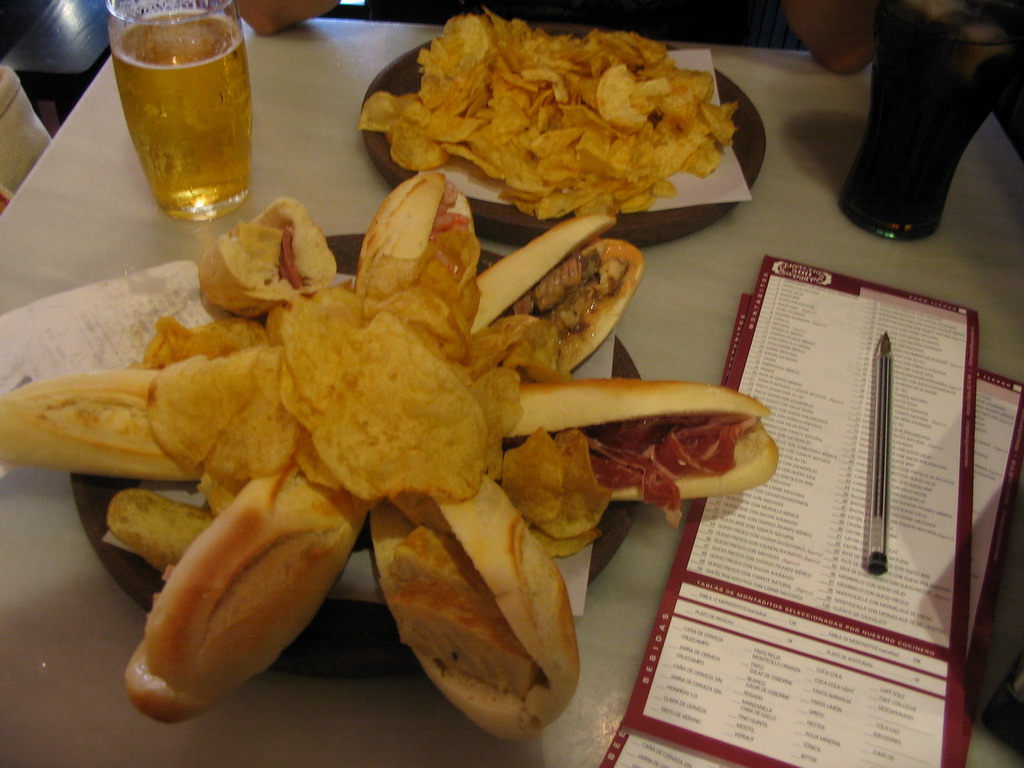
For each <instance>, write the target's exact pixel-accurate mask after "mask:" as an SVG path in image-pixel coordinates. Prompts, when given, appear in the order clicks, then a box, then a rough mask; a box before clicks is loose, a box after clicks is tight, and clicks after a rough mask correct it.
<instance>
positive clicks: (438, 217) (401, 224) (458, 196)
mask: <svg viewBox="0 0 1024 768" xmlns="http://www.w3.org/2000/svg"><path fill="white" fill-rule="evenodd" d="M460 231H464V232H468V233H470V234H472V232H473V215H472V212H471V211H470V207H469V201H468V200H467V199H466V196H465V195H464V194H462V193H461V192H460V191H459V190H458V189H457V188H456V187H455V185H453V184H452V183H451V182H449V181H448V180H447V179H446V178H445V177H444V175H443V174H440V173H421V174H417V175H416V176H413V177H411V178H409V179H407V180H406V181H404V182H402V183H401V184H399V185H398V186H397V187H395V188H394V189H393V190H391V192H390V193H389V194H388V196H387V197H386V198H384V202H383V203H381V205H380V207H379V208H378V209H377V213H376V214H375V215H374V217H373V220H372V221H371V222H370V226H369V227H367V229H366V235H365V236H364V237H363V243H362V246H361V248H360V250H359V264H358V267H357V270H356V293H357V294H358V295H359V296H360V297H363V298H367V297H369V298H370V299H382V298H386V297H389V296H393V295H395V294H397V293H398V292H400V291H402V290H403V289H405V288H409V287H411V286H414V285H416V284H417V282H418V280H419V279H420V275H421V274H422V272H423V269H424V265H425V263H426V262H428V261H429V260H430V259H431V258H437V259H439V260H441V261H442V262H445V260H446V253H445V252H444V251H443V250H438V249H436V248H431V247H430V246H431V244H432V243H436V242H437V241H438V239H439V237H440V236H441V235H442V234H444V233H446V232H460ZM473 240H475V237H474V238H473ZM477 255H478V256H479V254H477ZM445 266H446V267H447V268H448V269H449V270H450V271H452V272H453V273H456V272H458V271H461V270H462V269H463V268H464V267H465V266H467V265H462V264H456V263H445ZM472 266H473V267H474V268H475V267H476V263H475V262H474V263H473V265H472ZM457 276H458V275H457Z"/></svg>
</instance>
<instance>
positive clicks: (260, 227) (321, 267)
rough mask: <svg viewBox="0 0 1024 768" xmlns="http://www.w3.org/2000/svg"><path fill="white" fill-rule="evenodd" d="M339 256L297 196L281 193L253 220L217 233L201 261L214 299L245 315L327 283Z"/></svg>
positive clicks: (204, 281)
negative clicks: (287, 195) (334, 252)
mask: <svg viewBox="0 0 1024 768" xmlns="http://www.w3.org/2000/svg"><path fill="white" fill-rule="evenodd" d="M337 271H338V268H337V262H336V261H335V259H334V254H332V253H331V249H330V248H329V247H328V245H327V238H325V237H324V233H323V232H322V231H321V229H320V228H319V227H318V226H317V225H316V224H315V223H314V222H313V219H312V218H311V217H310V215H309V212H308V211H307V210H306V208H305V207H304V206H303V205H302V203H300V202H299V201H297V200H293V199H291V198H288V197H282V198H279V199H277V200H275V201H274V202H273V203H271V204H270V205H269V206H268V207H267V209H266V210H265V211H263V213H261V214H260V215H259V216H257V217H256V218H255V219H253V220H252V221H251V222H242V223H239V224H237V225H235V226H234V227H233V228H232V229H231V231H230V232H228V233H227V234H225V235H221V236H220V237H219V238H217V239H216V240H215V241H214V242H213V243H212V244H211V245H210V247H209V248H207V249H206V251H205V252H204V253H203V257H202V261H200V263H199V285H200V287H201V288H202V289H203V292H204V294H205V295H206V297H207V299H208V300H209V301H210V302H212V303H213V304H215V305H217V306H218V307H221V308H222V309H226V310H228V311H229V312H233V313H235V314H236V315H242V316H244V317H257V316H259V315H262V314H264V313H266V312H267V311H269V310H270V309H271V308H272V307H274V306H275V305H277V304H280V303H282V302H285V301H290V300H291V299H294V298H295V297H296V296H298V295H300V294H305V293H314V292H316V291H318V290H320V289H322V288H326V287H327V286H329V285H330V284H331V283H332V282H333V280H334V277H335V275H336V274H337Z"/></svg>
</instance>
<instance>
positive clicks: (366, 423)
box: [281, 312, 487, 500]
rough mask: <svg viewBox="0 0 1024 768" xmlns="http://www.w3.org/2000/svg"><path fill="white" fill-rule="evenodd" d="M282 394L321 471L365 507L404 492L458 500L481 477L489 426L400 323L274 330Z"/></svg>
mask: <svg viewBox="0 0 1024 768" xmlns="http://www.w3.org/2000/svg"><path fill="white" fill-rule="evenodd" d="M282 338H283V341H284V351H285V360H286V365H285V374H284V377H283V378H284V381H285V382H286V383H285V384H284V385H283V386H282V389H281V391H282V396H283V397H284V400H285V404H286V406H287V407H288V408H289V410H290V411H291V412H292V413H293V414H294V415H295V416H296V418H297V419H298V420H299V421H300V422H301V423H302V425H303V426H304V427H305V428H306V429H307V430H308V431H309V433H310V434H311V436H312V442H313V446H314V447H315V449H316V452H317V454H319V456H320V458H321V459H322V461H323V463H324V465H325V466H326V467H328V468H329V469H330V472H331V474H332V475H333V476H334V477H336V478H337V479H338V481H339V482H340V483H341V485H342V486H343V487H345V488H346V489H348V490H349V491H351V492H352V493H353V494H355V495H356V496H359V497H360V498H363V499H368V500H370V499H377V498H380V497H386V496H392V495H395V494H398V493H401V492H403V491H410V492H422V493H431V494H437V495H440V496H444V497H448V498H452V499H466V498H469V497H470V496H472V495H473V494H474V493H475V492H476V488H477V486H478V485H479V484H480V481H481V478H482V477H483V472H484V451H485V443H486V436H487V435H486V432H487V427H486V424H485V421H484V416H483V413H482V412H481V409H480V406H479V404H478V403H477V402H476V399H475V398H474V397H473V395H472V393H471V392H470V390H469V387H468V386H467V383H466V381H465V380H464V379H463V378H462V377H461V376H460V375H459V373H458V371H457V370H456V368H455V367H454V366H452V365H450V364H449V363H447V362H446V361H444V360H442V359H441V358H439V357H438V356H437V355H436V354H435V353H434V352H433V351H432V350H430V349H429V348H428V347H427V346H426V345H424V344H423V342H422V341H421V339H420V337H419V336H418V335H417V334H416V333H415V332H414V331H412V330H411V329H409V328H408V327H407V326H406V325H405V324H404V323H402V321H401V320H399V319H398V318H396V317H394V316H393V315H391V314H388V313H383V312H382V313H379V314H377V315H376V316H375V317H374V318H373V319H372V320H371V321H370V322H369V324H367V325H366V326H365V327H362V328H353V327H349V328H346V329H344V331H343V332H338V331H337V330H335V331H334V332H331V331H327V330H325V329H324V328H323V327H322V326H317V325H310V324H305V325H303V326H301V327H298V326H296V325H295V324H293V323H288V322H286V323H284V324H283V325H282Z"/></svg>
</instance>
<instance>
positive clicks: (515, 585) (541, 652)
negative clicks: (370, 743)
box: [370, 479, 579, 739]
mask: <svg viewBox="0 0 1024 768" xmlns="http://www.w3.org/2000/svg"><path fill="white" fill-rule="evenodd" d="M439 509H440V514H441V517H442V519H443V521H444V526H443V527H444V528H445V530H442V531H436V530H432V531H426V532H424V530H423V528H422V527H417V526H415V525H414V524H413V523H411V522H410V521H409V520H408V519H406V518H405V517H404V516H403V514H402V513H401V512H399V511H398V510H397V509H396V508H394V507H389V506H382V507H378V508H376V509H374V510H373V512H372V513H371V517H370V520H371V531H372V534H373V540H374V553H375V557H376V562H377V568H378V571H379V573H380V578H381V586H382V589H383V590H384V594H385V596H386V598H387V601H388V605H389V607H390V608H391V610H392V612H393V613H394V615H395V618H396V621H397V623H398V625H399V629H400V632H401V636H402V640H403V642H406V643H407V644H409V645H410V647H411V648H412V650H413V652H414V653H415V654H416V656H417V658H418V659H419V661H420V664H421V665H422V666H423V669H424V671H425V672H426V673H427V675H428V676H429V677H430V679H431V680H432V681H433V682H434V684H435V685H436V686H437V687H438V688H439V689H440V691H441V692H442V693H443V694H444V695H445V696H446V697H447V698H448V699H449V700H450V701H451V702H452V703H453V704H454V705H455V706H456V707H458V708H459V709H460V710H462V712H463V713H464V714H465V715H466V716H467V717H469V718H470V719H471V720H472V721H473V722H475V723H477V724H478V725H479V726H480V727H481V728H484V729H485V730H487V731H488V732H490V733H492V734H494V735H496V736H499V737H501V738H505V739H529V738H533V737H536V736H537V735H539V734H540V732H541V730H542V729H543V728H544V727H545V726H546V725H548V724H550V723H551V722H552V721H554V720H555V719H556V718H557V717H558V716H559V715H560V714H561V713H562V711H563V710H564V709H565V707H566V706H567V705H568V703H569V701H570V700H571V699H572V696H573V694H574V693H575V690H576V685H577V682H578V679H579V655H578V651H577V647H576V631H575V626H574V624H573V618H572V611H571V609H570V606H569V599H568V595H567V593H566V589H565V583H564V582H563V580H562V577H561V574H560V573H559V571H558V567H557V566H556V565H555V563H554V561H553V560H552V559H551V558H550V557H549V556H548V555H547V554H546V553H545V552H544V550H543V549H542V548H541V546H540V544H539V543H538V542H537V541H536V540H535V539H534V538H533V536H532V535H531V534H530V533H529V531H528V530H527V527H526V523H525V522H524V521H523V518H522V516H521V515H520V514H519V512H518V511H517V510H516V509H515V507H513V506H512V504H511V502H510V501H509V500H508V497H507V496H505V494H504V493H503V492H502V490H501V488H500V487H499V486H498V485H497V484H495V483H494V482H493V481H491V480H487V479H485V480H484V482H483V484H482V485H481V487H480V490H479V493H478V494H477V495H476V496H475V497H474V498H472V499H470V500H468V501H465V502H459V503H441V504H439ZM424 541H430V542H431V545H430V546H425V545H424V544H423V543H422V542H424ZM437 542H447V544H441V543H437ZM455 543H457V545H458V548H459V550H458V552H459V553H460V554H456V555H451V554H450V552H451V547H452V546H453V545H454V544H455ZM439 552H443V553H445V554H444V556H440V555H438V554H437V553H439ZM460 557H461V558H464V559H465V560H467V561H468V564H469V565H468V566H464V567H462V568H460V567H459V566H458V565H457V563H459V562H460ZM439 563H440V564H441V565H439ZM460 573H467V574H468V575H466V576H463V577H461V578H460V575H459V574H460Z"/></svg>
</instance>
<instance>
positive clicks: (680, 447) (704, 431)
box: [584, 414, 757, 512]
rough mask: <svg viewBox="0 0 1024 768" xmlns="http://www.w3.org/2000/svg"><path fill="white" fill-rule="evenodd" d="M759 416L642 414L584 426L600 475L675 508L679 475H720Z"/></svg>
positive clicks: (615, 487) (613, 485)
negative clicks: (656, 415) (728, 416)
mask: <svg viewBox="0 0 1024 768" xmlns="http://www.w3.org/2000/svg"><path fill="white" fill-rule="evenodd" d="M756 423H757V419H756V418H749V419H743V420H739V421H737V420H728V419H727V418H726V417H723V416H718V415H714V414H711V415H706V416H687V417H673V416H663V417H658V418H653V419H640V420H636V421H628V422H623V423H621V424H609V425H598V426H595V427H590V428H588V429H586V430H584V431H585V432H586V434H587V438H588V440H589V442H590V453H591V459H590V463H591V466H592V467H593V470H594V474H595V475H596V477H597V481H598V482H599V483H600V484H601V485H602V486H604V487H605V488H608V489H610V490H618V489H621V488H636V487H639V488H641V489H642V491H643V498H644V501H646V502H648V503H650V504H655V505H657V506H659V507H663V508H664V509H666V510H671V511H673V512H677V511H679V509H680V507H681V499H680V496H679V489H678V488H677V487H676V484H675V481H676V480H677V479H679V478H681V477H686V476H687V475H695V474H710V475H719V474H724V473H725V472H728V471H729V470H730V469H732V468H733V467H734V466H736V461H735V458H734V455H733V451H734V448H735V447H736V441H737V440H739V438H740V437H742V436H743V435H744V434H746V433H747V432H748V431H750V430H751V429H752V428H753V427H754V425H755V424H756Z"/></svg>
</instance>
